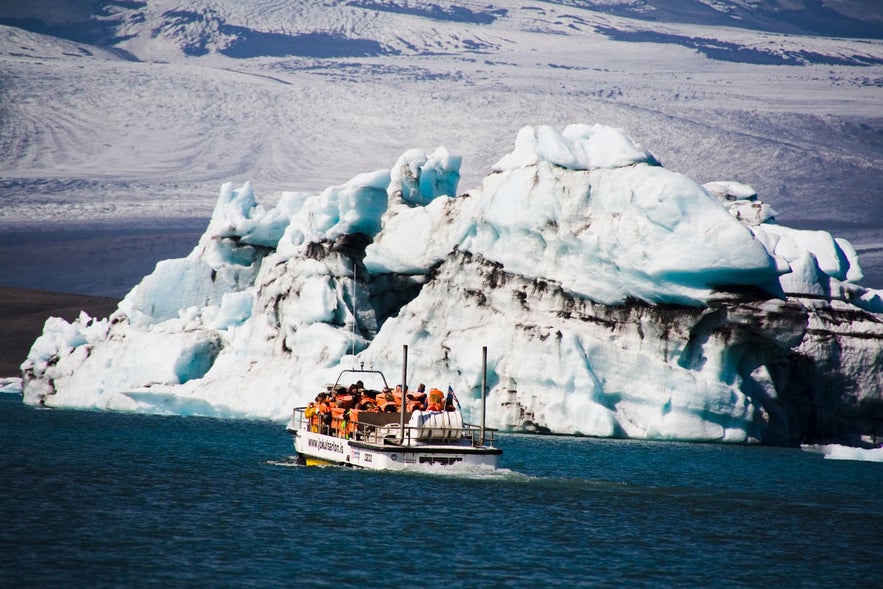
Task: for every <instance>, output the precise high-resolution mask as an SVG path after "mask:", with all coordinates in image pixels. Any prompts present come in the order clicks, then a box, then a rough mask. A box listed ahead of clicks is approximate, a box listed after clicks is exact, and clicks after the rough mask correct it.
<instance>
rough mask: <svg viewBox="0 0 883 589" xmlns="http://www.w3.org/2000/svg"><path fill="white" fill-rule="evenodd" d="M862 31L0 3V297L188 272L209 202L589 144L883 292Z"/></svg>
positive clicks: (655, 16)
mask: <svg viewBox="0 0 883 589" xmlns="http://www.w3.org/2000/svg"><path fill="white" fill-rule="evenodd" d="M881 13H883V8H881V6H880V5H879V3H877V2H873V1H855V0H837V1H833V0H825V1H812V2H811V1H797V2H795V1H792V0H789V1H788V2H768V1H765V2H758V1H753V0H737V1H723V0H715V1H710V0H709V1H706V0H693V1H690V0H687V1H669V0H654V1H649V2H632V1H618V0H607V1H603V2H602V1H597V2H566V1H561V2H539V1H532V0H528V1H525V2H519V3H517V5H515V4H512V3H508V2H486V1H482V2H478V1H461V2H444V1H439V2H411V1H405V0H358V1H357V0H353V1H349V2H339V3H327V2H320V1H318V0H304V1H300V2H278V0H263V1H250V2H234V1H232V0H213V1H211V2H188V1H182V0H151V1H129V0H126V1H100V0H99V1H94V0H89V1H73V2H71V1H64V2H62V1H60V0H35V1H32V2H0V80H2V83H0V129H2V132H0V199H2V206H0V227H2V229H3V231H2V233H0V283H2V284H9V285H17V286H31V287H43V288H53V289H56V290H67V291H74V292H85V293H91V294H109V295H118V296H122V295H123V294H125V292H127V291H128V290H129V289H130V288H131V286H133V285H134V284H136V283H137V282H138V280H139V279H140V277H141V276H143V275H144V274H147V273H148V272H149V271H150V270H151V269H152V267H153V264H154V263H155V262H156V261H157V260H159V259H163V258H166V257H176V256H180V255H184V254H185V253H186V252H187V251H188V250H189V248H190V243H192V242H190V241H189V240H192V239H195V238H197V237H198V236H199V235H200V234H201V233H202V230H203V229H204V227H205V223H206V222H207V220H208V217H209V215H210V213H211V210H212V206H213V201H214V194H215V193H216V192H217V187H218V186H219V185H221V184H222V183H224V182H226V181H228V180H232V181H235V182H239V183H241V182H244V181H247V180H251V181H253V182H254V183H255V186H256V187H258V189H259V190H260V191H261V193H262V194H267V195H268V196H267V197H266V198H267V200H268V201H269V202H272V201H273V199H275V198H278V195H279V194H281V192H283V191H286V190H300V191H318V190H322V189H323V188H324V187H325V186H329V185H333V184H337V183H340V182H342V181H343V180H345V179H346V178H350V177H352V176H354V175H355V174H357V173H359V172H361V171H363V170H367V169H373V168H374V167H376V166H379V165H384V164H383V163H382V162H389V161H394V160H395V158H396V157H397V156H398V155H399V154H400V153H401V151H402V149H404V148H407V147H410V146H419V147H420V148H421V149H430V148H433V147H434V146H436V145H439V144H441V145H449V146H456V149H457V152H458V153H459V154H460V155H462V157H463V165H462V167H461V174H462V182H461V186H463V187H466V188H470V187H474V186H475V185H476V184H477V183H478V182H480V181H481V179H482V178H483V177H484V176H485V175H486V174H487V173H488V171H489V169H490V166H491V165H492V164H493V163H494V158H495V157H496V156H497V154H500V153H503V152H505V151H506V150H507V149H508V147H509V138H510V137H512V136H514V134H515V133H516V132H517V131H518V129H520V128H521V127H522V126H524V125H527V124H532V125H541V124H551V125H555V126H559V127H561V126H563V125H565V124H568V123H570V122H572V121H598V122H603V123H605V124H609V125H612V126H616V127H620V128H623V129H626V130H627V131H628V132H629V133H630V134H632V135H634V136H637V137H641V138H642V140H643V141H645V142H647V144H650V145H653V146H654V149H655V150H656V151H657V152H658V153H660V154H664V163H665V164H666V165H667V166H669V167H671V168H672V169H677V170H680V171H683V172H684V173H685V174H687V175H688V176H690V177H691V178H695V179H697V180H699V181H701V182H706V181H712V180H716V179H718V178H722V177H723V178H732V179H736V180H739V181H741V182H744V183H746V184H749V185H751V186H753V187H755V188H756V189H757V190H758V191H759V192H760V193H761V194H763V195H764V198H765V200H767V201H768V202H770V203H772V204H773V205H774V206H775V208H776V210H777V211H778V212H779V218H780V220H785V221H787V222H788V223H789V224H790V225H792V226H797V227H800V228H805V229H820V230H825V229H827V230H833V229H836V230H837V232H838V234H840V235H843V236H844V237H846V238H848V239H850V241H851V242H852V243H853V244H855V246H856V248H857V250H858V251H859V253H860V254H861V256H862V260H863V263H864V266H865V274H866V279H865V281H866V283H867V284H869V285H871V286H877V287H880V286H883V245H881V244H883V212H881V211H883V207H880V202H881V201H883V180H881V179H880V175H879V173H878V171H879V169H881V160H883V158H881V133H883V125H881V119H880V110H879V105H880V104H881V103H883V89H881V85H883V84H881V80H883V66H881V62H883V46H881V41H880V38H881V30H883V25H881V23H883V14H881ZM152 235H160V236H161V237H160V238H158V239H150V236H152ZM127 236H128V237H127ZM127 239H128V241H126V240H127ZM59 250H62V251H64V252H65V258H66V260H65V261H60V260H58V256H57V252H58V251H59Z"/></svg>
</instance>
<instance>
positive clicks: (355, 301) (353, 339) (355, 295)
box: [350, 258, 359, 370]
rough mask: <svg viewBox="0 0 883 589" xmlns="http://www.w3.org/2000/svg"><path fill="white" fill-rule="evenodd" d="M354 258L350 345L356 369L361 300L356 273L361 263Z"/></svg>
mask: <svg viewBox="0 0 883 589" xmlns="http://www.w3.org/2000/svg"><path fill="white" fill-rule="evenodd" d="M352 260H353V335H352V337H351V338H350V346H351V348H350V349H351V350H352V354H351V355H352V357H353V370H355V369H356V322H357V321H358V320H359V319H358V316H357V315H356V311H357V309H356V307H357V306H358V302H359V291H358V283H357V282H356V274H357V273H358V272H359V264H358V263H357V262H356V259H355V258H352Z"/></svg>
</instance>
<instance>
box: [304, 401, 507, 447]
mask: <svg viewBox="0 0 883 589" xmlns="http://www.w3.org/2000/svg"><path fill="white" fill-rule="evenodd" d="M306 409H307V408H306V407H296V408H295V409H294V411H293V413H292V416H291V423H290V424H289V426H288V429H289V430H290V431H311V432H314V433H318V434H323V435H326V436H332V437H335V438H342V439H347V440H355V441H360V442H365V443H367V444H375V445H379V446H382V445H395V446H398V445H402V446H414V445H419V444H442V445H450V446H467V445H468V446H472V447H473V448H482V447H494V434H495V432H496V430H495V429H492V428H487V427H485V428H482V427H480V426H477V425H473V424H470V423H462V424H461V425H462V427H447V426H439V425H422V426H414V425H408V423H407V421H408V420H407V419H406V420H405V421H406V423H405V429H404V435H402V431H401V429H402V428H401V424H400V423H399V421H400V417H399V416H400V415H401V413H399V412H396V413H367V414H366V413H364V412H363V413H361V414H360V417H359V419H357V420H350V419H346V418H342V417H338V416H335V415H333V414H331V413H313V414H312V415H311V416H310V417H307V416H306ZM406 416H407V414H406Z"/></svg>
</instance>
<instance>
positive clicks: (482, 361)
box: [481, 346, 487, 446]
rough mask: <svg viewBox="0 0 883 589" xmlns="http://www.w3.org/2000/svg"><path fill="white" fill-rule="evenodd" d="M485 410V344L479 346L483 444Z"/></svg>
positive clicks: (482, 442)
mask: <svg viewBox="0 0 883 589" xmlns="http://www.w3.org/2000/svg"><path fill="white" fill-rule="evenodd" d="M486 412H487V346H482V348H481V445H482V446H484V434H485V426H484V423H485V422H484V420H485V413H486Z"/></svg>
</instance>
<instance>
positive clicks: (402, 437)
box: [399, 344, 408, 444]
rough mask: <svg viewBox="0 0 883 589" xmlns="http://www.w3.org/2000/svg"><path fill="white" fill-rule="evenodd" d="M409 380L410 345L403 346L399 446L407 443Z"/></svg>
mask: <svg viewBox="0 0 883 589" xmlns="http://www.w3.org/2000/svg"><path fill="white" fill-rule="evenodd" d="M407 378H408V345H407V344H405V345H403V346H402V414H401V423H400V424H399V425H400V427H399V444H404V443H405V407H406V406H407V403H405V379H407Z"/></svg>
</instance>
